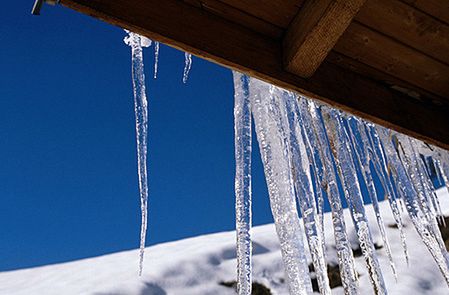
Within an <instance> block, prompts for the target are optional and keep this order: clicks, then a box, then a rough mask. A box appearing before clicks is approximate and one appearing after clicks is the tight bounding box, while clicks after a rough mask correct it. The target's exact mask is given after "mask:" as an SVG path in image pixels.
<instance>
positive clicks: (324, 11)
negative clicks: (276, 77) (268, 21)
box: [283, 0, 365, 78]
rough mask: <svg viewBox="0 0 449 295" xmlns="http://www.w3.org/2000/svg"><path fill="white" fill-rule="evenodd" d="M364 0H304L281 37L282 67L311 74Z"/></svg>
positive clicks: (299, 73) (290, 70)
mask: <svg viewBox="0 0 449 295" xmlns="http://www.w3.org/2000/svg"><path fill="white" fill-rule="evenodd" d="M364 3H365V0H308V1H306V2H305V4H304V7H303V8H302V9H301V10H300V11H299V13H298V15H297V16H296V17H295V19H294V20H293V22H292V24H291V25H290V27H289V28H288V30H287V33H286V35H285V38H284V41H283V48H284V65H285V68H286V69H287V70H288V71H289V72H291V73H294V74H296V75H299V76H301V77H304V78H308V77H311V76H312V75H313V73H315V71H316V69H317V68H318V67H319V66H320V64H321V63H322V62H323V60H324V59H325V58H326V56H327V54H328V53H329V52H330V51H331V50H332V47H334V45H335V43H337V41H338V38H340V36H341V35H342V34H343V33H344V31H345V30H346V28H347V27H348V26H349V24H350V23H351V21H352V19H353V18H354V17H355V15H356V14H357V12H358V11H359V9H360V8H361V7H362V6H363V4H364Z"/></svg>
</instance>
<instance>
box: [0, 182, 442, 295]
mask: <svg viewBox="0 0 449 295" xmlns="http://www.w3.org/2000/svg"><path fill="white" fill-rule="evenodd" d="M438 193H439V196H440V200H441V203H442V207H443V212H444V214H445V215H446V216H447V215H449V194H448V193H447V191H446V190H445V189H444V190H440V191H439V192H438ZM381 209H382V213H383V217H384V219H385V222H386V224H387V225H392V224H394V220H393V218H392V215H391V213H390V210H389V207H388V204H387V203H385V202H382V203H381ZM367 211H368V214H369V219H370V225H371V229H372V231H373V235H374V237H375V242H376V244H377V245H382V239H381V237H380V235H379V232H378V230H377V224H376V222H375V218H374V214H373V212H372V210H371V208H370V209H368V210H367ZM256 213H257V212H256ZM348 213H349V212H345V214H346V215H345V218H346V222H347V225H349V227H350V230H351V232H350V236H351V241H355V240H356V236H355V233H354V232H353V228H352V225H351V222H350V218H349V214H348ZM325 225H326V245H327V259H328V261H329V263H331V264H336V263H335V262H336V253H335V250H334V249H335V248H334V240H333V232H332V229H331V228H332V226H331V219H330V215H329V214H326V216H325ZM405 226H406V227H405V233H406V237H407V244H408V249H409V256H410V265H409V266H408V267H407V264H406V262H405V258H404V255H403V251H402V247H401V243H400V237H399V232H398V230H397V229H396V228H393V227H387V234H388V237H389V239H390V243H391V248H392V252H393V257H394V261H395V263H396V267H397V270H398V282H395V279H394V276H393V275H392V272H391V269H390V267H389V262H388V258H387V255H386V252H385V248H381V249H379V250H377V254H378V256H379V260H380V264H381V267H382V270H383V273H384V276H385V281H386V284H387V288H388V290H389V293H390V294H407V295H412V294H449V288H448V287H447V285H446V283H445V282H444V279H443V276H442V275H441V274H440V273H439V271H438V269H437V266H436V264H435V262H434V261H433V259H432V257H431V256H430V254H429V252H428V251H427V250H426V248H425V247H424V245H423V244H422V242H421V241H420V239H419V237H418V235H417V234H416V233H415V230H414V229H413V226H412V225H411V223H410V221H409V220H408V218H405ZM253 240H254V258H253V277H254V281H256V282H259V283H261V284H263V285H265V286H266V287H268V288H269V289H270V290H271V292H272V293H273V294H288V291H287V288H286V284H285V282H284V273H283V266H282V262H281V256H280V250H279V244H278V241H277V237H276V234H275V229H274V226H273V225H272V224H268V225H263V226H258V227H255V228H254V229H253ZM353 247H356V243H355V242H354V244H353ZM138 257H139V255H138V250H132V251H125V252H120V253H115V254H110V255H105V256H101V257H95V258H89V259H83V260H79V261H73V262H68V263H61V264H55V265H48V266H42V267H36V268H30V269H23V270H16V271H9V272H2V273H0V294H2V295H13V294H26V295H32V294H39V295H41V294H43V295H50V294H58V295H60V294H66V295H68V294H96V295H101V294H113V295H118V294H139V295H144V294H145V295H150V294H151V295H163V294H183V295H188V294H195V295H197V294H214V295H216V294H235V291H234V290H233V289H232V288H229V287H224V286H222V285H220V284H219V283H220V282H223V281H225V282H229V281H233V280H235V276H236V275H235V268H236V259H235V233H234V232H223V233H216V234H210V235H205V236H199V237H194V238H189V239H185V240H180V241H176V242H171V243H165V244H160V245H156V246H152V247H148V248H147V249H146V253H145V265H144V271H143V275H142V277H140V278H139V277H138V275H137V272H138ZM356 269H357V272H358V273H359V274H360V278H359V279H360V282H359V285H360V291H361V292H360V293H361V294H371V293H372V289H371V285H370V283H369V279H368V275H367V271H366V269H365V266H364V262H363V258H362V257H358V258H356ZM332 291H333V293H334V294H343V289H342V288H341V287H337V288H334V289H333V290H332Z"/></svg>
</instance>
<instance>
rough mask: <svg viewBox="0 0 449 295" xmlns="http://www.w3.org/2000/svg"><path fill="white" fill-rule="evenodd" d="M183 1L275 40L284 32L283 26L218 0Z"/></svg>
mask: <svg viewBox="0 0 449 295" xmlns="http://www.w3.org/2000/svg"><path fill="white" fill-rule="evenodd" d="M184 2H187V3H189V4H191V5H195V6H196V7H199V8H201V9H204V10H206V11H208V12H211V13H213V14H215V15H218V16H220V17H223V18H225V19H227V20H229V21H232V22H234V23H237V24H239V25H242V26H244V27H246V28H248V29H251V30H253V31H255V32H257V33H260V34H262V35H265V36H268V37H270V38H272V39H275V40H280V39H281V37H282V35H283V34H284V30H283V28H280V27H278V26H276V25H273V24H272V23H269V22H267V21H264V20H263V19H261V18H258V17H255V16H253V15H250V14H248V13H246V12H245V11H242V10H240V9H237V8H235V7H233V6H231V5H229V4H226V3H223V2H221V1H218V0H184Z"/></svg>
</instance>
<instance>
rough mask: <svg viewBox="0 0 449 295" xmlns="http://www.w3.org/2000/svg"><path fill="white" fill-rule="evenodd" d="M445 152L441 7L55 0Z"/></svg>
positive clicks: (356, 0) (409, 1) (353, 0)
mask: <svg viewBox="0 0 449 295" xmlns="http://www.w3.org/2000/svg"><path fill="white" fill-rule="evenodd" d="M60 2H61V3H62V4H63V5H65V6H68V7H70V8H72V9H75V10H78V11H80V12H82V13H86V14H89V15H92V16H94V17H97V18H100V19H102V20H105V21H107V22H109V23H111V24H114V25H119V26H121V27H124V28H127V29H130V30H132V31H135V32H137V33H140V34H142V35H145V36H147V37H149V38H151V39H154V40H157V41H160V42H163V43H165V44H168V45H170V46H173V47H176V48H178V49H181V50H184V51H188V52H191V53H192V54H194V55H197V56H199V57H202V58H205V59H208V60H211V61H214V62H216V63H219V64H222V65H224V66H226V67H230V68H233V69H237V70H239V71H242V72H245V73H248V74H250V75H252V76H254V77H257V78H260V79H263V80H265V81H268V82H271V83H273V84H276V85H278V86H281V87H284V88H287V89H291V90H295V91H299V92H301V93H304V94H306V95H308V96H311V97H313V98H316V99H319V100H321V101H324V102H326V103H329V104H331V105H333V106H336V107H338V108H340V109H343V110H345V111H348V112H350V113H353V114H355V115H358V116H361V117H363V118H366V119H369V120H371V121H373V122H375V123H379V124H381V125H384V126H386V127H389V128H392V129H395V130H397V131H400V132H403V133H406V134H408V135H411V136H414V137H417V138H419V139H422V140H424V141H426V142H428V143H432V144H436V145H438V146H440V147H443V148H445V149H448V150H449V1H448V0H184V1H182V0H114V1H110V0H61V1H60Z"/></svg>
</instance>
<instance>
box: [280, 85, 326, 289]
mask: <svg viewBox="0 0 449 295" xmlns="http://www.w3.org/2000/svg"><path fill="white" fill-rule="evenodd" d="M274 95H275V97H276V98H277V99H278V104H279V105H280V109H281V119H283V121H284V123H283V125H284V127H283V128H284V129H285V130H288V134H287V142H288V144H289V146H290V151H291V152H290V153H289V154H290V157H291V168H292V174H293V181H294V186H295V190H296V196H297V199H298V203H299V207H300V209H301V213H302V219H303V223H304V228H305V233H306V237H307V242H308V244H309V250H310V254H311V257H312V263H313V266H314V268H315V271H316V274H317V282H318V288H319V290H320V292H321V294H331V289H330V286H329V278H328V277H327V266H326V261H325V259H324V249H323V242H322V237H323V234H322V233H321V228H320V219H319V216H318V215H317V208H316V204H315V198H314V193H313V188H312V179H311V176H310V166H311V165H310V163H309V159H308V157H307V156H308V155H307V152H306V147H305V144H304V141H303V136H302V132H301V126H302V122H301V120H300V118H299V108H298V97H297V96H296V95H294V94H293V93H292V92H289V91H285V90H282V89H280V88H277V87H276V88H274Z"/></svg>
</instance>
